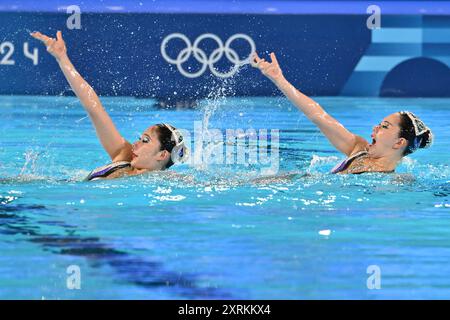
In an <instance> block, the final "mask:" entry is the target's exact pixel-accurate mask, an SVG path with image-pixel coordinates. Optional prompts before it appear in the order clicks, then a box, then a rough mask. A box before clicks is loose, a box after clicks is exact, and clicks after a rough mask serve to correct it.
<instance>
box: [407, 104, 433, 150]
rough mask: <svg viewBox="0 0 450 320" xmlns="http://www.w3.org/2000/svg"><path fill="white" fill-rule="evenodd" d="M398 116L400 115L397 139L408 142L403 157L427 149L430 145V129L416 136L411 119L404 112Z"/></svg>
mask: <svg viewBox="0 0 450 320" xmlns="http://www.w3.org/2000/svg"><path fill="white" fill-rule="evenodd" d="M399 114H400V124H399V125H400V133H399V138H404V139H406V141H408V146H407V147H406V148H405V150H404V151H403V156H407V155H408V154H411V153H413V152H414V151H416V150H417V149H421V148H427V147H429V146H430V145H431V142H432V138H433V136H432V134H431V131H430V129H427V130H426V131H425V132H424V133H422V134H421V135H419V136H416V131H415V129H414V124H413V122H412V120H411V118H410V117H409V116H408V115H407V114H406V113H405V112H400V113H399ZM417 119H418V118H417ZM419 121H420V120H419Z"/></svg>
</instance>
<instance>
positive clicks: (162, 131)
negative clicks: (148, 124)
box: [156, 124, 176, 169]
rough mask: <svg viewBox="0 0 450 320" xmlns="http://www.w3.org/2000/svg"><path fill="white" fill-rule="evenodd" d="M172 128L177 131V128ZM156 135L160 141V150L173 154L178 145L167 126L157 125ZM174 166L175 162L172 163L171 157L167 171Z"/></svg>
mask: <svg viewBox="0 0 450 320" xmlns="http://www.w3.org/2000/svg"><path fill="white" fill-rule="evenodd" d="M172 128H173V129H175V127H172ZM156 135H157V136H158V140H159V142H160V143H161V149H160V150H161V151H163V150H167V151H168V152H169V153H170V154H172V150H173V148H174V147H175V145H176V143H175V140H174V139H173V138H172V131H170V129H169V128H167V126H166V125H164V124H157V125H156ZM173 165H174V162H173V161H172V156H170V158H169V161H168V162H167V164H166V167H165V169H167V168H170V167H171V166H173Z"/></svg>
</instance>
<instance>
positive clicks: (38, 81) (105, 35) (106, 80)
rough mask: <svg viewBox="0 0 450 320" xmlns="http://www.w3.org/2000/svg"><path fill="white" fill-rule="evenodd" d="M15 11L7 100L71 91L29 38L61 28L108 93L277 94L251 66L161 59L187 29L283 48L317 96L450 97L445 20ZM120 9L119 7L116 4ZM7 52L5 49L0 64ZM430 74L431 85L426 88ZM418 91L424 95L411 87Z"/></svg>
mask: <svg viewBox="0 0 450 320" xmlns="http://www.w3.org/2000/svg"><path fill="white" fill-rule="evenodd" d="M222 2H223V1H222ZM244 2H245V3H251V2H252V1H244ZM284 2H286V1H284ZM291 2H292V3H294V1H291ZM110 3H111V1H110ZM195 3H196V4H198V3H200V2H199V1H196V2H195ZM274 3H275V2H274ZM132 4H133V5H134V6H135V5H136V3H135V2H133V3H132ZM46 6H49V5H48V3H47V4H46ZM186 6H189V2H186ZM294 7H295V8H297V7H296V6H294ZM294 7H293V8H294ZM8 8H9V9H8ZM8 8H6V6H4V7H3V8H2V7H1V6H0V10H3V12H0V44H1V43H5V42H11V44H13V45H14V53H13V54H12V56H11V58H10V59H9V61H10V60H14V65H0V80H1V84H0V94H51V95H54V94H70V92H69V90H68V85H67V84H66V82H65V80H64V78H63V76H62V74H61V72H60V71H59V68H58V66H57V64H56V62H55V61H54V59H53V58H52V57H51V56H49V55H48V54H47V53H46V51H45V48H44V47H43V46H42V45H41V44H40V43H38V42H37V41H36V40H34V39H32V38H31V37H30V36H29V34H28V33H29V32H30V31H34V30H39V31H41V32H43V33H48V34H54V33H55V32H56V30H62V31H63V35H64V37H65V40H66V42H67V46H68V51H69V56H70V57H71V59H72V61H73V63H74V64H75V66H76V67H77V69H78V71H79V72H80V73H81V74H82V75H83V76H84V77H85V78H86V79H87V81H89V82H90V83H91V84H92V85H93V87H94V88H95V89H96V90H97V91H98V92H99V93H100V94H101V95H132V96H141V97H156V98H161V99H167V98H170V99H175V100H177V99H192V100H194V99H196V98H201V97H204V96H206V95H207V94H208V93H209V92H210V91H211V89H210V88H211V86H214V85H217V83H219V84H220V83H221V82H223V81H225V82H226V83H227V84H229V85H231V87H232V88H233V94H235V95H238V96H245V95H272V94H276V93H277V91H276V90H275V88H274V86H273V85H272V84H271V83H270V82H269V81H268V80H266V79H264V78H263V77H262V76H261V75H260V74H259V72H257V70H254V69H253V68H251V67H250V66H248V65H246V66H244V67H242V68H241V69H240V71H239V72H238V73H237V74H236V75H235V76H233V77H232V78H227V79H220V78H218V77H216V76H214V75H213V74H212V73H211V72H210V70H209V69H207V70H205V72H204V73H203V74H202V75H201V76H199V77H197V78H187V77H185V76H183V75H182V74H180V72H179V71H178V69H177V67H176V66H175V65H172V64H170V63H168V62H167V61H166V60H165V59H164V58H163V56H162V54H161V43H162V41H163V39H164V38H165V37H166V36H168V35H169V34H172V33H182V34H184V35H185V36H187V38H189V39H190V41H191V42H192V43H193V42H194V41H195V39H196V38H198V37H199V36H200V35H202V34H205V33H213V34H215V35H217V36H218V37H219V38H220V39H221V40H222V41H223V42H224V43H225V42H226V40H227V39H228V38H229V37H231V36H232V35H234V34H238V33H243V34H246V35H248V36H250V37H251V38H252V39H253V41H254V43H255V44H256V48H257V50H258V52H259V53H260V54H261V55H264V52H265V51H268V52H270V51H274V52H276V53H277V55H278V58H279V62H280V65H281V66H282V68H283V70H284V73H285V75H286V77H287V78H288V79H289V80H290V81H291V82H292V83H293V84H294V85H295V86H297V87H298V88H300V89H301V90H302V91H304V92H305V93H307V94H310V95H361V96H377V95H380V94H381V95H385V96H392V95H393V96H414V95H420V96H433V95H438V96H448V95H450V90H447V89H446V88H450V80H449V75H450V70H449V68H448V65H449V63H450V59H449V57H450V40H449V39H450V16H447V15H434V14H433V15H425V16H424V15H418V14H414V15H411V14H408V15H404V14H402V15H399V14H395V15H385V16H382V28H381V29H379V30H374V31H372V30H369V29H368V28H367V26H366V20H367V17H368V15H367V14H366V13H365V8H364V7H362V12H361V14H354V13H352V14H321V13H319V12H320V8H322V7H320V6H319V7H317V8H316V9H317V10H316V11H317V12H318V13H315V14H280V13H277V14H261V13H245V12H242V13H240V14H231V13H228V14H227V13H220V14H217V13H172V14H168V13H154V12H148V11H152V10H150V9H148V8H147V10H142V12H134V11H135V10H134V11H133V10H130V11H128V12H126V10H124V9H122V11H125V12H113V13H112V12H108V13H104V12H96V11H98V10H94V9H95V8H90V10H88V11H91V12H83V10H84V9H83V6H81V9H82V14H81V26H82V28H81V30H76V29H74V30H69V29H68V28H67V27H66V20H67V18H68V17H69V15H68V14H66V12H65V11H64V10H59V11H58V10H51V8H50V7H45V8H43V10H41V11H42V12H35V11H32V10H30V8H29V7H27V8H28V9H29V10H28V11H29V12H26V11H27V10H25V9H24V10H22V11H19V12H17V10H18V9H17V8H16V9H14V10H13V9H11V7H8ZM109 8H110V9H111V8H114V7H111V6H109ZM164 8H167V7H164ZM337 8H339V6H338V7H337ZM402 8H403V9H404V7H402ZM444 8H447V5H444ZM31 9H33V10H35V9H34V8H33V7H32V8H31ZM44 9H45V10H44ZM175 9H176V8H175ZM329 9H330V8H328V9H327V10H329ZM403 9H402V10H403ZM15 10H16V11H15ZM115 10H118V11H120V10H119V9H118V8H117V7H116V8H115ZM175 11H176V10H175ZM441 12H444V11H442V10H441ZM25 42H27V43H28V46H29V51H32V50H33V49H34V48H37V49H38V64H37V65H33V61H32V59H30V58H27V57H25V55H24V48H23V46H24V43H25ZM230 47H231V48H232V49H234V50H235V51H236V53H237V54H238V55H239V57H240V58H245V57H246V56H247V55H248V53H249V51H250V46H249V44H248V43H247V42H246V41H244V40H242V39H241V40H236V41H234V42H233V43H232V45H230ZM183 48H184V44H183V42H182V41H180V40H173V41H171V42H169V44H168V46H167V52H168V54H169V56H171V57H176V56H177V55H178V54H179V52H180V51H181V50H182V49H183ZM199 48H200V49H202V50H203V51H204V52H205V54H206V56H208V57H210V56H211V53H212V52H213V51H214V49H216V48H217V45H216V44H215V42H214V41H212V40H204V41H202V42H201V43H200V45H199ZM8 51H9V48H7V47H4V51H3V54H0V60H1V59H2V58H3V59H5V55H6V54H7V52H8ZM418 58H423V59H418ZM402 64H403V65H402ZM232 66H233V64H231V63H230V61H229V60H228V59H227V58H226V57H225V56H224V57H223V58H222V59H220V60H219V61H218V62H217V63H216V64H215V67H216V68H217V69H218V70H219V71H222V72H225V71H227V70H229V68H230V67H232ZM183 67H184V69H186V70H188V69H189V67H190V68H191V69H190V71H191V72H195V71H196V70H199V69H200V68H201V67H202V64H201V63H199V62H198V61H197V60H196V59H195V58H194V57H193V56H191V57H190V58H189V59H188V60H187V61H186V62H185V63H184V64H183ZM426 78H428V79H431V80H432V81H425V82H424V79H426ZM417 87H420V90H414V89H415V88H417Z"/></svg>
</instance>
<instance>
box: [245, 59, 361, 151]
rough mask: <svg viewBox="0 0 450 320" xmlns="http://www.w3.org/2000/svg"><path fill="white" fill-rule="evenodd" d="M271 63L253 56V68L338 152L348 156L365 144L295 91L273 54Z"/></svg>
mask: <svg viewBox="0 0 450 320" xmlns="http://www.w3.org/2000/svg"><path fill="white" fill-rule="evenodd" d="M270 57H271V59H272V62H267V61H265V60H264V59H260V58H259V57H258V55H257V54H256V53H255V54H254V56H253V61H254V63H255V64H253V66H254V67H257V68H258V69H259V70H261V72H262V74H263V75H265V76H266V77H268V78H269V79H270V80H272V82H273V83H274V84H275V85H276V86H277V87H278V89H280V91H281V92H283V93H284V95H285V96H286V97H287V98H288V99H289V100H290V101H291V102H292V103H293V104H294V105H295V106H296V107H297V108H298V109H299V110H300V111H302V112H303V113H304V114H305V116H306V117H307V118H308V119H309V120H311V121H312V122H313V123H314V124H316V125H317V126H318V127H319V129H320V131H322V133H323V134H324V135H325V136H326V137H327V138H328V140H329V141H330V142H331V143H332V144H333V145H334V146H335V147H336V149H338V150H339V151H341V152H343V153H345V154H346V155H349V154H351V153H352V151H353V150H354V149H355V147H356V146H357V145H358V144H366V143H367V141H366V140H365V139H364V138H362V137H360V136H357V135H355V134H353V133H351V132H350V131H348V130H347V129H346V128H345V127H344V126H343V125H342V124H341V123H339V122H338V121H337V120H336V119H334V118H333V117H332V116H330V115H329V114H328V113H327V112H326V111H325V110H324V109H323V108H322V107H321V106H320V105H319V104H318V103H317V102H315V101H314V100H312V99H311V98H309V97H308V96H306V95H304V94H303V93H301V92H300V91H299V90H297V89H296V88H295V87H294V86H293V85H292V84H290V83H289V81H287V80H286V78H285V77H284V76H283V72H282V71H281V68H280V66H279V64H278V60H277V58H276V56H275V54H274V53H271V54H270Z"/></svg>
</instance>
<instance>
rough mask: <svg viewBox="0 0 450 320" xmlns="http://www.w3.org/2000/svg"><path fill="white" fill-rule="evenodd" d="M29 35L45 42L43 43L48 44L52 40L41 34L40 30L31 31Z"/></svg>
mask: <svg viewBox="0 0 450 320" xmlns="http://www.w3.org/2000/svg"><path fill="white" fill-rule="evenodd" d="M31 36H32V37H33V38H35V39H38V40H40V41H42V42H43V43H45V45H47V44H49V43H50V42H51V41H52V40H53V38H50V37H47V36H46V35H45V34H42V33H40V32H33V33H31Z"/></svg>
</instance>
